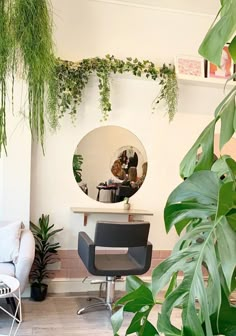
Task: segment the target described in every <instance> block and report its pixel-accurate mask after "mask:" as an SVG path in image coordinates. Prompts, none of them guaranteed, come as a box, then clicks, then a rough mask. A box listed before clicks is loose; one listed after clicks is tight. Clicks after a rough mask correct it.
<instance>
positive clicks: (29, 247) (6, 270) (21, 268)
mask: <svg viewBox="0 0 236 336" xmlns="http://www.w3.org/2000/svg"><path fill="white" fill-rule="evenodd" d="M5 225H7V222H0V228H1V227H3V226H5ZM34 251H35V240H34V237H33V234H32V232H31V231H30V230H29V229H28V228H24V229H22V231H21V235H20V245H19V254H18V258H17V261H16V262H15V263H13V262H0V274H6V275H11V276H13V277H15V278H17V279H18V280H19V282H20V290H21V293H23V291H24V290H25V287H26V285H27V283H28V277H29V273H30V269H31V266H32V263H33V260H34Z"/></svg>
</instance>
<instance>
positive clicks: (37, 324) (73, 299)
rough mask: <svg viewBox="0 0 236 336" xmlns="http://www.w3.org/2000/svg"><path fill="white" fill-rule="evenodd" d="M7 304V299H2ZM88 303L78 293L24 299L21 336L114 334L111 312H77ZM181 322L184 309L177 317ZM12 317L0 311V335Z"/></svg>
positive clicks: (130, 316)
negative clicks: (41, 300)
mask: <svg viewBox="0 0 236 336" xmlns="http://www.w3.org/2000/svg"><path fill="white" fill-rule="evenodd" d="M0 304H4V305H5V306H7V305H6V304H5V302H2V301H1V302H0ZM84 305H87V300H86V299H84V298H81V297H79V296H75V295H69V296H48V297H47V299H46V300H45V301H43V302H34V301H31V300H30V299H22V309H23V322H22V324H21V326H20V328H19V330H18V332H17V335H18V336H29V335H30V336H31V335H32V336H64V335H65V336H69V335H72V336H73V335H81V336H112V335H113V332H112V327H111V323H110V314H109V311H107V310H99V311H91V312H89V313H86V314H82V315H77V310H78V308H79V307H83V306H84ZM157 312H158V308H155V311H153V313H152V316H151V321H152V323H155V321H156V318H157ZM130 318H132V314H127V315H126V318H125V323H124V326H123V327H122V329H121V331H120V335H121V336H123V335H125V330H126V327H127V325H128V322H129V320H130ZM174 318H175V320H176V322H177V324H178V325H179V324H180V311H176V316H175V317H174ZM10 321H11V320H10V318H8V317H7V316H6V314H4V313H3V312H1V311H0V335H2V334H6V335H8V331H9V326H10Z"/></svg>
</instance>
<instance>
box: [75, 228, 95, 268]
mask: <svg viewBox="0 0 236 336" xmlns="http://www.w3.org/2000/svg"><path fill="white" fill-rule="evenodd" d="M78 254H79V256H80V258H81V260H82V261H83V263H84V265H85V266H86V268H87V269H88V271H89V270H90V269H91V268H94V259H95V245H94V242H93V241H92V239H91V238H90V237H89V236H88V235H87V233H86V232H79V237H78Z"/></svg>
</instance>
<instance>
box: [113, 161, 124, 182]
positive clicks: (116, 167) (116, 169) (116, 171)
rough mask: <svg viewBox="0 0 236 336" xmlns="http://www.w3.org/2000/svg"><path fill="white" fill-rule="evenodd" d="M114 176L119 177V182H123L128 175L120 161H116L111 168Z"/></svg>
mask: <svg viewBox="0 0 236 336" xmlns="http://www.w3.org/2000/svg"><path fill="white" fill-rule="evenodd" d="M111 172H112V174H113V175H114V176H115V177H117V178H118V179H119V180H121V181H123V180H125V178H126V173H125V171H124V169H122V164H121V162H120V160H115V161H114V163H113V165H112V167H111Z"/></svg>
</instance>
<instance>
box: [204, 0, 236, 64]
mask: <svg viewBox="0 0 236 336" xmlns="http://www.w3.org/2000/svg"><path fill="white" fill-rule="evenodd" d="M235 14H236V2H235V1H233V0H226V1H221V8H220V10H219V12H218V14H217V16H216V18H215V21H214V22H213V24H212V26H211V27H210V29H209V31H208V33H207V34H206V36H205V38H204V40H203V42H202V44H201V46H200V47H199V53H200V55H202V56H203V57H204V58H206V59H208V60H209V61H210V62H212V63H214V64H216V65H218V66H219V67H220V65H221V64H220V63H221V62H220V61H221V55H222V49H223V47H224V45H225V44H226V43H228V42H230V44H229V51H230V54H231V56H232V58H233V60H234V62H236V39H235V36H234V35H235V31H236V21H235Z"/></svg>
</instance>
